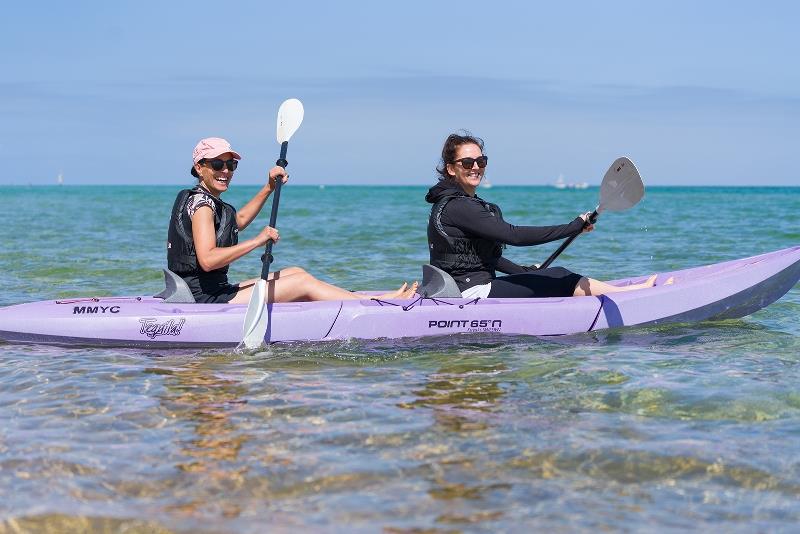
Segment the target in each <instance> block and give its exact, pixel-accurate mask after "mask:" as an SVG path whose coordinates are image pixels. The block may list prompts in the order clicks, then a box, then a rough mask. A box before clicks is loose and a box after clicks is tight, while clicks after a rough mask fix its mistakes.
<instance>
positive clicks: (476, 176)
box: [447, 143, 486, 196]
mask: <svg viewBox="0 0 800 534" xmlns="http://www.w3.org/2000/svg"><path fill="white" fill-rule="evenodd" d="M482 155H483V152H482V151H481V147H479V146H478V145H476V144H473V143H468V144H465V145H461V146H459V147H458V148H457V149H456V156H455V158H453V159H454V161H455V162H456V163H448V164H447V173H448V174H449V175H450V176H451V177H452V178H453V180H454V181H455V182H456V183H457V184H458V185H460V186H461V189H463V190H464V192H465V193H466V194H468V195H469V196H475V189H477V187H478V185H480V183H481V180H482V179H483V173H484V172H485V171H486V169H485V168H483V169H481V168H479V167H478V164H477V163H473V164H472V168H471V169H465V168H464V166H463V165H461V162H459V161H458V160H460V159H461V158H473V159H475V158H477V157H479V156H482Z"/></svg>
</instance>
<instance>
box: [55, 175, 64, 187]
mask: <svg viewBox="0 0 800 534" xmlns="http://www.w3.org/2000/svg"><path fill="white" fill-rule="evenodd" d="M56 183H57V184H58V185H64V175H63V174H62V173H58V177H57V178H56Z"/></svg>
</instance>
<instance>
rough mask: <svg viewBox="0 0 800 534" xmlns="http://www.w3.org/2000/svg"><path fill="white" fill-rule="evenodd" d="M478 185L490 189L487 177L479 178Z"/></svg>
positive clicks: (490, 184)
mask: <svg viewBox="0 0 800 534" xmlns="http://www.w3.org/2000/svg"><path fill="white" fill-rule="evenodd" d="M480 187H483V188H484V189H491V187H492V182H490V181H489V179H488V178H486V177H484V178H483V180H481V185H480Z"/></svg>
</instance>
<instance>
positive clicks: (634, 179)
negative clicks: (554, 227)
mask: <svg viewBox="0 0 800 534" xmlns="http://www.w3.org/2000/svg"><path fill="white" fill-rule="evenodd" d="M642 197H644V183H642V177H641V176H640V175H639V171H638V170H636V166H635V165H634V164H633V162H632V161H631V160H629V159H628V158H618V159H617V160H616V161H614V163H612V164H611V167H609V169H608V171H607V172H606V174H605V176H603V182H602V184H600V204H599V205H598V206H597V208H596V209H595V210H594V211H593V212H592V213H591V215H589V220H588V221H587V222H586V223H585V224H584V228H585V227H586V226H588V225H589V224H594V223H595V222H597V217H598V216H599V215H600V213H602V212H604V211H624V210H626V209H628V208H632V207H633V206H635V205H636V204H638V203H639V201H640V200H642ZM579 235H581V234H580V233H577V234H575V235H573V236H571V237H569V238H568V239H567V240H566V241H564V242H563V243H561V246H560V247H558V249H556V251H555V252H553V254H551V255H550V257H549V258H547V259H546V260H545V261H544V263H542V265H541V266H540V267H539V269H547V268H548V267H549V266H550V264H551V263H553V261H554V260H555V259H556V258H557V257H558V256H559V255H560V254H561V253H562V252H564V249H566V248H567V247H568V246H569V245H570V243H572V242H573V241H575V238H576V237H578V236H579Z"/></svg>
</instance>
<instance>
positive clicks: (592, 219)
mask: <svg viewBox="0 0 800 534" xmlns="http://www.w3.org/2000/svg"><path fill="white" fill-rule="evenodd" d="M597 215H598V213H597V210H594V211H593V212H592V213H591V215H589V220H588V221H586V222H585V223H583V227H582V228H581V231H580V232H578V233H577V234H575V235H572V236H570V237H569V238H567V240H566V241H564V242H563V243H561V246H560V247H558V248H557V249H556V251H555V252H553V253H552V254H551V255H550V257H549V258H547V259H546V260H544V263H542V264H541V265H540V266H539V269H547V268H548V267H550V264H551V263H553V262H554V261H555V259H556V258H557V257H558V256H560V255H561V253H562V252H564V249H565V248H567V247H568V246H569V244H570V243H572V242H573V241H575V238H576V237H578V236H579V235H581V234H582V233H583V229H584V228H586V227H587V226H589V225H590V224H594V223H596V222H597Z"/></svg>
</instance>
